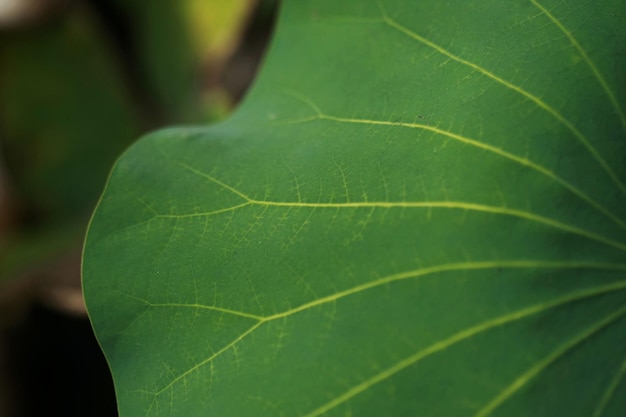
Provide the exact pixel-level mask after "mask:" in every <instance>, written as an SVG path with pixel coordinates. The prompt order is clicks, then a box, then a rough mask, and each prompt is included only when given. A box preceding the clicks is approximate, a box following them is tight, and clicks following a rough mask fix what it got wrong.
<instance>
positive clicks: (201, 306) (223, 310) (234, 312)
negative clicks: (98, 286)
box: [114, 290, 263, 320]
mask: <svg viewBox="0 0 626 417" xmlns="http://www.w3.org/2000/svg"><path fill="white" fill-rule="evenodd" d="M114 292H116V293H118V294H120V295H122V296H124V297H128V298H131V299H133V300H136V301H139V302H140V303H142V304H145V305H147V306H148V307H179V308H198V309H204V310H213V311H218V312H221V313H228V314H232V315H234V316H241V317H246V318H250V319H255V320H263V317H261V316H257V315H254V314H249V313H245V312H242V311H237V310H230V309H228V308H223V307H217V306H209V305H205V304H198V303H195V304H186V303H152V302H150V301H148V300H144V299H143V298H140V297H137V296H135V295H131V294H127V293H125V292H122V291H119V290H114ZM142 314H143V313H142Z"/></svg>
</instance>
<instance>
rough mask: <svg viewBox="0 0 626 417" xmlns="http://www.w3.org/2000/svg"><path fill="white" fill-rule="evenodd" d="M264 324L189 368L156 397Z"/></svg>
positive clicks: (252, 328) (259, 323)
mask: <svg viewBox="0 0 626 417" xmlns="http://www.w3.org/2000/svg"><path fill="white" fill-rule="evenodd" d="M262 324H263V322H262V321H260V322H258V323H256V324H255V325H254V326H252V327H250V328H249V329H248V330H246V331H245V332H243V333H242V334H241V335H239V337H237V338H236V339H234V340H233V341H232V342H230V343H229V344H227V345H226V346H224V347H223V348H221V349H220V350H218V351H217V352H215V353H214V354H213V355H211V356H210V357H208V358H206V359H205V360H203V361H202V362H199V363H197V364H196V365H194V366H192V367H191V368H189V369H188V370H187V371H185V372H183V373H182V374H180V375H178V376H177V377H176V378H174V379H173V380H171V381H170V382H169V383H168V384H167V385H165V386H164V387H163V388H161V389H160V390H159V391H157V392H155V393H154V395H160V394H162V393H163V392H164V391H165V390H166V389H168V388H169V387H171V386H172V385H174V384H176V383H177V382H178V381H180V380H181V379H183V378H185V377H186V376H187V375H189V374H191V373H193V372H195V371H196V370H197V369H199V368H201V367H202V366H204V365H206V364H207V363H209V362H211V361H212V360H213V359H215V358H217V357H218V356H220V355H221V354H222V353H224V352H226V351H227V350H229V349H230V348H232V347H233V346H235V345H236V344H237V343H239V342H240V341H241V340H243V339H244V338H245V337H246V336H248V335H249V334H250V333H252V332H253V331H255V330H256V329H257V328H258V327H259V326H261V325H262Z"/></svg>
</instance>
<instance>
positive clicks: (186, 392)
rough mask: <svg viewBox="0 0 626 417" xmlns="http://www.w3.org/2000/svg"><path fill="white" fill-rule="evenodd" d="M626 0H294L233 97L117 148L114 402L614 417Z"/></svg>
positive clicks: (624, 259) (108, 251)
mask: <svg viewBox="0 0 626 417" xmlns="http://www.w3.org/2000/svg"><path fill="white" fill-rule="evenodd" d="M625 45H626V6H625V5H624V3H623V2H622V1H619V0H613V1H603V2H592V1H580V0H576V1H573V0H571V1H570V0H565V1H552V0H515V1H508V2H498V1H489V0H464V1H460V0H458V1H447V2H440V1H434V0H433V1H428V0H426V1H419V2H417V1H415V2H413V1H392V0H388V1H379V2H377V1H360V0H359V1H356V0H354V1H341V2H338V1H326V0H324V1H312V0H311V1H295V0H292V1H285V3H284V5H283V9H282V11H281V17H280V22H279V25H278V28H277V32H276V35H275V39H274V41H273V44H272V47H271V50H270V53H269V55H268V57H267V59H266V62H265V65H264V67H263V70H262V72H261V74H260V76H259V78H258V80H257V82H256V83H255V86H254V88H253V89H252V91H251V92H250V93H249V95H248V97H247V98H246V100H245V102H244V103H243V105H242V106H241V107H240V108H239V109H238V110H237V111H236V112H235V114H233V115H232V117H231V118H230V119H229V120H227V121H225V122H223V123H221V124H218V125H215V126H210V127H188V128H173V129H169V130H164V131H160V132H157V133H154V134H152V135H149V136H148V137H145V138H143V139H142V140H140V141H139V142H138V143H137V144H135V145H134V146H133V147H132V148H131V149H130V150H128V151H127V152H126V154H125V155H124V156H123V157H122V158H121V159H120V160H119V161H118V163H117V164H116V166H115V168H114V170H113V172H112V174H111V177H110V180H109V183H108V185H107V187H106V190H105V192H104V195H103V197H102V199H101V202H100V204H99V206H98V208H97V210H96V212H95V214H94V217H93V220H92V223H91V226H90V229H89V233H88V238H87V241H86V247H85V256H84V265H83V273H84V289H85V297H86V300H87V304H88V308H89V311H90V315H91V318H92V321H93V324H94V328H95V330H96V333H97V336H98V338H99V340H100V342H101V344H102V347H103V349H104V351H105V353H106V355H107V358H108V360H109V362H110V365H111V368H112V371H113V376H114V380H115V384H116V389H117V395H118V401H119V407H120V414H121V416H122V417H130V416H144V415H147V416H207V415H214V416H306V417H317V416H382V415H385V416H409V415H415V416H422V415H423V416H433V417H434V416H442V417H450V416H468V417H486V416H493V417H497V416H507V417H512V416H529V415H532V416H538V417H539V416H546V417H547V416H556V415H567V416H593V417H617V416H621V415H623V414H624V413H625V412H626V403H625V401H624V399H625V398H626V117H625V110H624V107H626V104H625V102H626V99H625V98H626V79H625V78H626V77H625V74H626V46H625Z"/></svg>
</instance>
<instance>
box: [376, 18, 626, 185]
mask: <svg viewBox="0 0 626 417" xmlns="http://www.w3.org/2000/svg"><path fill="white" fill-rule="evenodd" d="M381 11H382V13H383V21H384V22H385V23H386V24H387V25H389V26H390V27H392V28H394V29H396V30H398V31H399V32H401V33H403V34H405V35H407V36H408V37H410V38H413V39H415V40H416V41H418V42H421V43H423V44H424V45H426V46H429V47H430V48H432V49H434V50H436V51H437V52H439V53H441V54H442V55H445V56H447V57H448V58H450V59H452V60H454V61H456V62H458V63H460V64H463V65H466V66H468V67H470V68H472V69H474V70H476V71H478V72H480V73H482V74H484V75H486V76H487V77H489V78H491V79H493V80H494V81H496V82H498V83H500V84H502V85H503V86H505V87H507V88H509V89H511V90H513V91H515V92H517V93H519V94H521V95H523V96H524V97H526V98H528V99H529V100H531V101H532V102H533V103H535V104H536V105H537V106H539V107H540V108H541V109H543V110H544V111H546V112H547V113H549V114H550V115H552V116H553V117H554V118H555V119H556V120H558V121H559V122H560V123H561V124H563V125H564V126H565V127H566V128H567V129H568V130H569V131H570V132H572V134H574V136H575V137H576V138H578V140H580V142H581V143H582V144H583V145H584V146H585V147H586V148H587V150H588V151H589V152H590V153H591V155H592V156H593V157H594V158H595V159H596V161H597V162H598V163H599V164H600V165H601V166H602V168H603V169H604V171H605V172H606V173H607V175H609V177H610V178H611V179H612V180H613V182H614V183H615V184H616V185H617V186H618V188H619V189H620V190H621V191H622V192H623V193H624V194H626V186H624V184H623V183H622V182H621V180H620V179H619V177H618V176H617V174H615V172H614V171H613V169H611V167H610V166H609V165H608V164H607V162H606V161H605V160H604V158H602V156H601V155H600V154H599V153H598V151H597V150H596V149H595V148H594V147H593V146H592V145H591V144H590V143H589V141H588V140H587V138H585V136H584V135H583V134H582V133H581V132H580V131H579V130H578V129H577V128H576V127H575V126H574V125H573V124H572V123H570V122H569V121H568V120H567V119H566V118H565V117H563V115H561V114H560V113H559V112H558V111H556V110H555V109H554V108H552V107H551V106H549V105H548V104H547V103H545V102H544V101H543V100H541V99H540V98H539V97H537V96H535V95H533V94H531V93H530V92H528V91H526V90H524V89H523V88H521V87H519V86H517V85H515V84H512V83H510V82H509V81H506V80H505V79H503V78H501V77H499V76H497V75H496V74H494V73H493V72H491V71H489V70H487V69H485V68H483V67H481V66H480V65H477V64H475V63H473V62H470V61H468V60H466V59H463V58H461V57H458V56H456V55H454V54H453V53H451V52H449V51H448V50H447V49H444V48H442V47H441V46H439V45H437V44H436V43H434V42H431V41H429V40H428V39H426V38H424V37H422V36H420V35H418V34H417V33H415V32H413V31H411V30H410V29H408V28H406V27H405V26H402V25H401V24H399V23H398V22H396V21H395V20H393V19H392V18H390V17H389V16H388V15H387V14H386V12H385V11H384V9H383V8H382V7H381Z"/></svg>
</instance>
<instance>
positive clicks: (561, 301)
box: [305, 282, 626, 417]
mask: <svg viewBox="0 0 626 417" xmlns="http://www.w3.org/2000/svg"><path fill="white" fill-rule="evenodd" d="M619 284H620V285H619V286H617V285H607V286H604V287H600V288H595V289H592V290H586V291H580V292H578V293H575V294H570V295H568V296H566V297H562V298H558V299H556V300H552V301H550V302H547V303H542V304H537V305H534V306H531V307H527V308H524V309H521V310H518V311H516V312H514V313H510V314H506V315H504V316H500V317H497V318H495V319H491V320H487V321H485V322H483V323H480V324H478V325H476V326H473V327H470V328H469V329H466V330H463V331H461V332H458V333H456V334H454V335H452V336H450V337H448V338H446V339H443V340H441V341H439V342H436V343H434V344H432V345H430V346H429V347H427V348H425V349H423V350H421V351H419V352H417V353H415V354H414V355H411V356H409V357H408V358H406V359H404V360H402V361H400V362H398V363H396V364H395V365H393V366H391V367H390V368H388V369H386V370H384V371H382V372H380V373H378V374H376V375H374V376H373V377H371V378H368V379H366V380H365V381H363V382H361V383H359V384H357V385H355V386H354V387H352V388H350V389H349V390H347V391H345V392H344V393H343V394H341V395H339V396H338V397H336V398H334V399H333V400H331V401H329V402H327V403H326V404H324V405H322V406H321V407H319V408H317V409H315V410H313V411H311V412H310V413H308V414H306V416H305V417H318V416H320V415H322V414H324V413H326V412H328V411H330V410H332V409H334V408H335V407H337V406H339V405H341V404H343V403H345V402H346V401H349V400H350V399H352V398H353V397H355V396H357V395H359V394H361V393H362V392H364V391H366V390H368V389H370V388H372V387H373V386H375V385H377V384H379V383H381V382H383V381H385V380H387V379H389V378H391V377H393V376H394V375H395V374H397V373H399V372H401V371H403V370H405V369H407V368H409V367H410V366H412V365H414V364H416V363H417V362H419V361H421V360H422V359H425V358H426V357H428V356H431V355H433V354H436V353H439V352H442V351H444V350H446V349H448V348H450V347H451V346H453V345H455V344H457V343H460V342H462V341H464V340H467V339H469V338H471V337H473V336H476V335H478V334H480V333H483V332H486V331H488V330H491V329H493V328H495V327H499V326H502V325H504V324H508V323H511V322H514V321H517V320H521V319H524V318H526V317H529V316H532V315H535V314H538V313H541V312H545V311H547V310H549V309H552V308H556V307H560V306H563V305H565V304H568V303H572V302H575V301H580V300H583V299H585V298H590V297H595V296H598V295H602V294H605V293H608V292H611V291H615V290H616V289H624V288H626V286H625V283H624V282H622V283H619ZM624 312H626V310H625V311H620V312H619V313H620V314H622V315H623V314H624ZM611 319H614V318H613V317H611Z"/></svg>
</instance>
